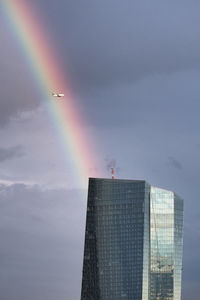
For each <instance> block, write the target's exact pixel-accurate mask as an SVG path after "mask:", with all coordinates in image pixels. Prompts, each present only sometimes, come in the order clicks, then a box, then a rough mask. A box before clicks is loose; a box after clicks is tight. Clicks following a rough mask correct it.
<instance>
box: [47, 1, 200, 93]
mask: <svg viewBox="0 0 200 300" xmlns="http://www.w3.org/2000/svg"><path fill="white" fill-rule="evenodd" d="M50 3H51V4H50V5H49V6H48V8H47V9H48V14H49V17H50V20H51V23H50V20H49V25H50V26H51V24H56V29H57V34H58V35H59V38H62V40H64V41H63V43H62V47H63V50H65V51H66V53H67V55H68V64H67V65H66V70H68V71H69V72H70V75H71V78H73V77H74V79H75V81H76V82H78V83H79V84H80V87H83V88H85V89H86V90H88V89H90V88H91V87H94V88H97V87H100V88H101V87H103V86H111V85H114V84H121V83H127V82H128V83H133V82H135V81H136V80H139V79H143V78H145V77H148V76H151V75H152V74H160V73H172V72H177V71H183V70H191V69H199V68H200V64H199V60H198V56H199V50H200V43H199V40H198V38H197V36H198V25H199V22H200V21H199V17H198V13H197V11H198V9H199V3H198V2H197V1H193V5H191V2H189V1H183V2H180V1H174V2H173V3H171V2H163V1H157V0H156V1H151V3H150V2H148V1H125V2H124V1H123V2H122V1H120V0H117V1H113V0H111V1H109V2H107V1H104V0H103V1H100V2H99V1H93V2H92V3H91V1H86V2H84V4H83V3H81V1H75V2H74V3H73V2H72V1H68V2H67V4H66V3H65V5H64V2H61V6H62V11H59V13H60V14H61V18H60V20H59V22H56V14H55V11H57V10H60V7H59V8H58V6H57V5H55V4H53V2H52V1H50ZM186 16H187V17H186ZM54 19H55V22H52V20H54ZM66 24H67V26H66ZM52 30H53V28H52ZM60 51H61V52H62V49H61V50H60Z"/></svg>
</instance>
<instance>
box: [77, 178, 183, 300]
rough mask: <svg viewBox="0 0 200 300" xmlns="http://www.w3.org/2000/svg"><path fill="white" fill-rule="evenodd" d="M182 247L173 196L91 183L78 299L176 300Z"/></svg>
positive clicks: (127, 184) (139, 184) (130, 183)
mask: <svg viewBox="0 0 200 300" xmlns="http://www.w3.org/2000/svg"><path fill="white" fill-rule="evenodd" d="M182 248H183V200H182V199H181V198H180V197H179V196H177V195H176V194H175V193H173V192H171V191H167V190H164V189H160V188H156V187H152V186H150V185H149V184H148V183H147V182H146V181H142V180H118V179H115V180H112V179H97V178H90V179H89V189H88V204H87V218H86V231H85V249H84V261H83V276H82V291H81V300H123V299H124V300H180V297H181V273H182V272H181V270H182Z"/></svg>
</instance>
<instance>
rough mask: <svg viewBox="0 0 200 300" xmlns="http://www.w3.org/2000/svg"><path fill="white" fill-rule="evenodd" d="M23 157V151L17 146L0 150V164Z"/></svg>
mask: <svg viewBox="0 0 200 300" xmlns="http://www.w3.org/2000/svg"><path fill="white" fill-rule="evenodd" d="M24 155H25V153H24V150H23V148H22V146H19V145H18V146H14V147H9V148H0V163H1V162H4V161H6V160H10V159H14V158H20V157H22V156H24Z"/></svg>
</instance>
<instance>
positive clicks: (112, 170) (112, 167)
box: [111, 161, 115, 179]
mask: <svg viewBox="0 0 200 300" xmlns="http://www.w3.org/2000/svg"><path fill="white" fill-rule="evenodd" d="M114 173H115V171H114V162H113V161H112V166H111V174H112V179H115V177H114Z"/></svg>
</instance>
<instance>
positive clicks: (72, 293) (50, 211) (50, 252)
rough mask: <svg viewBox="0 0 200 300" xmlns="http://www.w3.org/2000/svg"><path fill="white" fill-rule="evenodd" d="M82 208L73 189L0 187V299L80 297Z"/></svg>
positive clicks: (82, 200)
mask: <svg viewBox="0 0 200 300" xmlns="http://www.w3.org/2000/svg"><path fill="white" fill-rule="evenodd" d="M85 206H86V194H85V192H83V191H79V190H71V191H67V190H64V189H63V190H58V189H57V190H46V189H44V188H41V187H39V186H27V185H24V184H14V185H11V186H5V185H1V186H0V219H1V221H0V235H1V248H0V261H1V270H0V288H1V299H20V300H21V299H30V300H35V299H38V300H43V299H44V298H46V299H50V300H51V299H52V300H53V299H60V300H61V299H66V298H69V299H73V300H75V299H78V298H79V297H80V287H81V278H80V274H81V268H82V253H83V238H84V222H85V209H86V207H85ZM11 286H12V288H11Z"/></svg>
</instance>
